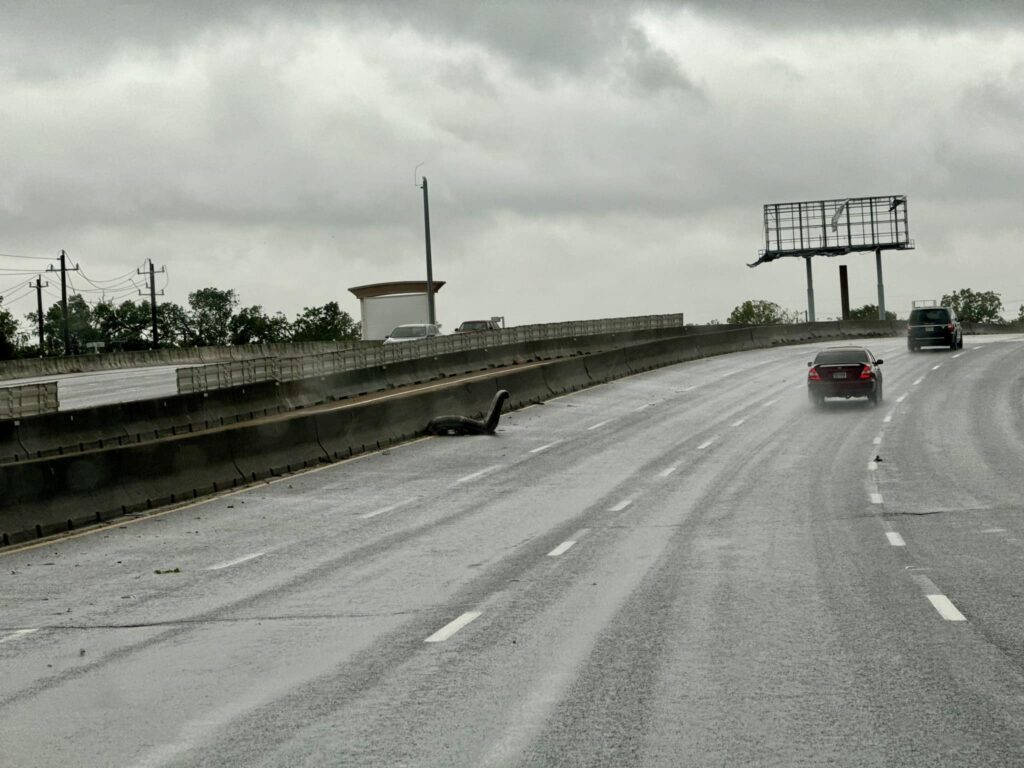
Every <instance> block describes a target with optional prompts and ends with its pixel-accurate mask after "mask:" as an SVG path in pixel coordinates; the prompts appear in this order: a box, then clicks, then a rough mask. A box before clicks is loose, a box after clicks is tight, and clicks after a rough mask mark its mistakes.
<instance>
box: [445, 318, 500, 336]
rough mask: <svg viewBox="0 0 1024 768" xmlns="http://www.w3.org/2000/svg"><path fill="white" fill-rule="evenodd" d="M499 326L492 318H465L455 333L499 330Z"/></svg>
mask: <svg viewBox="0 0 1024 768" xmlns="http://www.w3.org/2000/svg"><path fill="white" fill-rule="evenodd" d="M500 330H501V326H500V325H498V324H497V323H496V322H494V321H493V320H466V321H465V322H463V323H462V324H461V325H460V326H459V327H458V328H456V329H455V332H456V333H473V332H476V331H500Z"/></svg>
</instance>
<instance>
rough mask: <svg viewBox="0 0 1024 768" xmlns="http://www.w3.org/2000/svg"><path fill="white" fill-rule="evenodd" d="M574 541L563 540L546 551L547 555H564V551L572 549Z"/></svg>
mask: <svg viewBox="0 0 1024 768" xmlns="http://www.w3.org/2000/svg"><path fill="white" fill-rule="evenodd" d="M575 543H576V542H575V541H563V542H562V543H561V544H559V545H558V546H557V547H555V548H554V549H552V550H551V551H550V552H548V557H558V556H559V555H564V554H565V553H566V552H568V551H569V550H570V549H572V546H573V545H574V544H575Z"/></svg>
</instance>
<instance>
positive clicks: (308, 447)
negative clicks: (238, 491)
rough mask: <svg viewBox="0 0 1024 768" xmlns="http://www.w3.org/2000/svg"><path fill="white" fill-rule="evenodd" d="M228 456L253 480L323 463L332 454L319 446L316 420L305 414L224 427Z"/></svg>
mask: <svg viewBox="0 0 1024 768" xmlns="http://www.w3.org/2000/svg"><path fill="white" fill-rule="evenodd" d="M224 434H226V435H227V436H228V443H229V445H230V452H229V455H230V456H232V457H233V458H234V463H235V466H236V467H237V468H238V470H239V472H241V474H242V476H243V477H244V478H245V479H246V480H247V481H250V482H255V481H256V480H263V479H264V478H267V477H276V476H278V475H283V474H287V473H289V472H294V471H295V470H298V469H304V468H305V467H311V466H315V465H317V464H323V463H325V462H327V461H329V460H330V457H329V456H328V455H327V453H326V452H325V451H324V448H323V447H322V446H321V445H320V440H319V438H318V436H317V429H316V422H315V420H314V419H313V418H311V417H308V416H306V415H302V416H294V415H290V414H289V415H287V416H280V417H276V418H272V419H267V420H263V421H258V422H255V423H252V424H244V425H240V426H238V427H236V428H234V429H229V430H224Z"/></svg>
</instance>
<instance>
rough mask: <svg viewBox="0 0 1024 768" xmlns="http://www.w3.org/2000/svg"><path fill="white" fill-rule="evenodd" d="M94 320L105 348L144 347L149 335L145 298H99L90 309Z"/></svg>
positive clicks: (149, 314) (148, 316)
mask: <svg viewBox="0 0 1024 768" xmlns="http://www.w3.org/2000/svg"><path fill="white" fill-rule="evenodd" d="M92 318H93V324H94V325H95V326H96V331H97V333H98V334H99V336H100V338H101V339H102V340H103V341H104V342H106V345H107V349H108V350H109V349H147V348H149V346H150V337H151V336H152V328H151V326H152V322H153V320H152V314H151V312H150V309H149V302H148V301H140V302H138V303H136V302H134V301H123V302H121V304H119V305H117V306H115V305H114V302H112V301H109V300H108V301H101V302H100V303H99V304H97V305H96V306H95V307H93V310H92Z"/></svg>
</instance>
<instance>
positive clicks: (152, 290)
mask: <svg viewBox="0 0 1024 768" xmlns="http://www.w3.org/2000/svg"><path fill="white" fill-rule="evenodd" d="M136 271H137V272H138V273H139V274H140V275H141V274H144V272H143V271H142V269H138V270H136ZM166 271H167V267H160V274H163V273H164V272H166ZM147 288H149V311H150V316H151V317H152V318H153V349H157V348H158V347H159V346H160V336H159V332H158V331H157V324H156V297H157V292H156V268H155V267H154V266H153V260H152V259H149V285H148V286H147ZM139 295H140V296H142V295H143V294H142V291H139ZM159 295H160V296H163V295H164V292H163V291H162V290H161V291H160V293H159Z"/></svg>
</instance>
